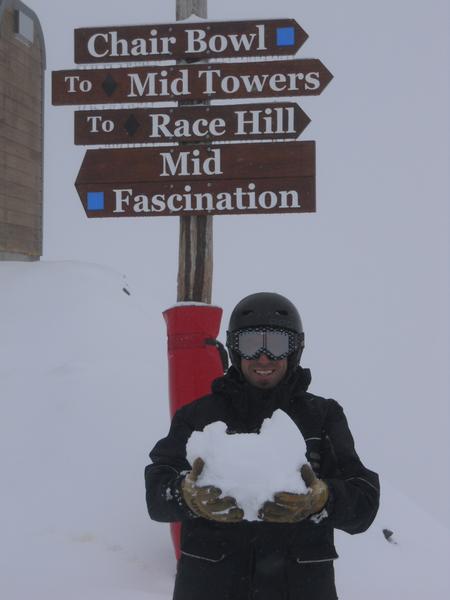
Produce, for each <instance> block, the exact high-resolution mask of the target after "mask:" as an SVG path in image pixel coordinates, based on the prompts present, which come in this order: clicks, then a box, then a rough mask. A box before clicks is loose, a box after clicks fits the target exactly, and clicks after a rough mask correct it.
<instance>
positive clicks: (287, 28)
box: [75, 19, 308, 64]
mask: <svg viewBox="0 0 450 600" xmlns="http://www.w3.org/2000/svg"><path fill="white" fill-rule="evenodd" d="M307 38H308V35H307V34H306V33H305V31H303V29H302V28H301V27H300V25H299V24H298V23H297V22H296V21H294V20H293V19H276V20H261V21H225V22H223V23H219V22H212V23H177V24H174V23H169V24H166V25H137V26H128V27H88V28H82V29H75V62H76V63H84V64H87V63H102V62H105V63H113V62H138V61H152V60H170V59H172V60H173V59H183V60H189V59H194V60H199V59H205V58H232V57H243V56H248V57H253V56H281V55H288V56H291V55H293V54H295V53H296V52H297V50H299V48H300V47H301V46H302V45H303V43H304V42H305V41H306V39H307Z"/></svg>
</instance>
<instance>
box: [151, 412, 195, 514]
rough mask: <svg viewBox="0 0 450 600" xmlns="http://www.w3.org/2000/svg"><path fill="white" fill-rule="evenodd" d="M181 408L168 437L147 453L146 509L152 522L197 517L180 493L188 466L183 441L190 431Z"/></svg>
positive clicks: (190, 428) (191, 429)
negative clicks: (148, 454) (148, 461)
mask: <svg viewBox="0 0 450 600" xmlns="http://www.w3.org/2000/svg"><path fill="white" fill-rule="evenodd" d="M184 412H185V411H184V410H183V409H180V410H179V411H178V412H177V413H176V414H175V415H174V417H173V419H172V423H171V426H170V430H169V433H168V435H167V436H166V437H165V438H163V439H161V440H160V441H159V442H158V443H157V444H156V445H155V447H154V448H153V450H152V451H151V452H150V459H151V461H152V464H150V465H148V466H147V467H146V468H145V489H146V500H147V509H148V513H149V515H150V517H151V518H152V519H154V520H155V521H162V522H174V521H183V520H185V519H191V518H196V517H197V516H196V515H195V514H194V513H192V511H191V510H190V509H189V507H188V506H187V504H186V503H185V501H184V499H183V496H182V493H181V481H182V479H183V477H184V475H185V474H186V472H187V471H188V470H190V468H191V465H190V464H189V462H188V460H187V459H186V442H187V440H188V439H189V436H190V435H191V433H192V431H193V427H192V426H190V424H189V423H188V421H187V420H186V419H185V418H183V417H184Z"/></svg>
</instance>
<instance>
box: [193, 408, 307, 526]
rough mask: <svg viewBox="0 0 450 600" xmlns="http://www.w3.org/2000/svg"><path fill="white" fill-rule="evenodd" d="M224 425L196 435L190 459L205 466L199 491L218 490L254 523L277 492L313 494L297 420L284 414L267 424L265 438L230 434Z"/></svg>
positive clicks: (221, 424) (264, 430)
mask: <svg viewBox="0 0 450 600" xmlns="http://www.w3.org/2000/svg"><path fill="white" fill-rule="evenodd" d="M226 429H227V427H226V425H225V423H222V422H221V421H218V422H216V423H212V424H211V425H207V426H206V427H205V429H204V430H203V431H194V432H193V433H192V435H191V437H190V438H189V440H188V445H187V457H188V460H189V462H190V463H191V464H193V462H194V460H195V459H196V458H197V457H201V458H202V459H203V460H204V461H205V466H204V468H203V471H202V473H201V475H200V476H199V478H198V480H197V483H198V485H214V486H216V487H218V488H220V489H221V490H222V495H223V496H232V497H233V498H235V499H236V500H237V503H238V505H239V506H240V507H241V508H242V509H243V511H244V518H245V519H246V520H248V521H256V520H258V510H259V509H260V508H261V507H262V505H263V504H264V502H265V501H266V500H272V497H273V494H275V493H277V492H283V491H284V492H293V493H297V494H304V493H306V492H307V487H306V486H305V484H304V482H303V479H302V477H301V475H300V473H299V469H300V467H301V466H302V464H304V463H305V462H306V461H305V458H304V457H305V453H306V446H305V442H304V440H303V438H302V436H301V435H300V436H299V430H298V428H297V426H296V425H295V423H294V422H293V421H292V419H291V418H290V417H289V416H288V415H287V414H286V413H285V412H283V411H282V410H276V411H275V412H274V413H273V415H272V418H270V419H265V420H264V422H263V424H262V426H261V430H260V433H249V434H244V433H235V434H232V435H229V434H227V433H226Z"/></svg>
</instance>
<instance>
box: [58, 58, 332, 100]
mask: <svg viewBox="0 0 450 600" xmlns="http://www.w3.org/2000/svg"><path fill="white" fill-rule="evenodd" d="M332 77H333V76H332V75H331V73H330V72H329V71H328V69H327V68H326V67H325V66H324V65H323V64H322V63H321V61H320V60H317V59H314V58H309V59H298V60H295V59H294V60H280V61H270V62H265V61H264V62H253V63H249V62H243V63H214V64H200V65H186V66H179V65H176V66H164V67H153V66H151V67H126V68H117V69H111V68H109V69H94V70H89V71H87V70H81V71H80V70H69V71H53V73H52V98H53V104H56V105H71V104H111V103H119V102H128V103H131V102H132V103H134V102H164V101H165V102H167V101H171V102H173V101H174V100H234V99H236V98H238V99H240V98H279V97H297V96H317V95H318V94H321V93H322V91H323V90H324V88H325V87H326V86H327V85H328V83H329V82H330V81H331V79H332Z"/></svg>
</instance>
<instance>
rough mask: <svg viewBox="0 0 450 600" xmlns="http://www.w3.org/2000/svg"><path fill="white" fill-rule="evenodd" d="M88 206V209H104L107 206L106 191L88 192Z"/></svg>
mask: <svg viewBox="0 0 450 600" xmlns="http://www.w3.org/2000/svg"><path fill="white" fill-rule="evenodd" d="M87 208H88V210H103V209H104V208H105V194H104V192H88V193H87Z"/></svg>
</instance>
